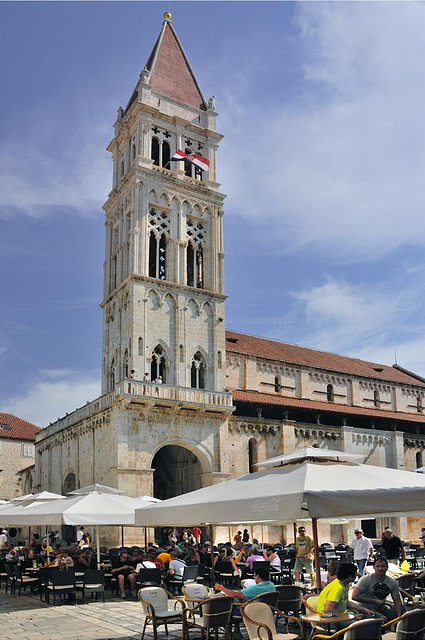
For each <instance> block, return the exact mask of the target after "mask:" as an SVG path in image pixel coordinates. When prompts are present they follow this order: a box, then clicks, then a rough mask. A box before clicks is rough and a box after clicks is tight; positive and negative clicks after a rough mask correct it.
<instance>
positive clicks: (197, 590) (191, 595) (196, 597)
mask: <svg viewBox="0 0 425 640" xmlns="http://www.w3.org/2000/svg"><path fill="white" fill-rule="evenodd" d="M182 591H183V597H184V602H185V605H186V607H188V608H189V609H193V608H194V607H195V606H197V605H196V602H194V601H198V602H201V601H202V600H205V599H206V598H208V597H209V593H208V589H207V588H206V586H205V585H203V584H199V583H197V582H190V583H189V584H187V585H185V586H183V588H182Z"/></svg>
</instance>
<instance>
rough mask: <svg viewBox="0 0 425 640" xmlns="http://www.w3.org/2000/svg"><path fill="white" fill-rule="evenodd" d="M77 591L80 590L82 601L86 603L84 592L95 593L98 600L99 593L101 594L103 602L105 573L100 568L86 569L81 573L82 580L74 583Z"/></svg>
mask: <svg viewBox="0 0 425 640" xmlns="http://www.w3.org/2000/svg"><path fill="white" fill-rule="evenodd" d="M76 589H77V591H81V592H82V596H83V602H84V604H86V594H87V593H91V595H92V597H93V594H94V593H95V594H96V600H98V596H99V593H101V594H102V598H103V602H105V575H104V573H103V571H102V570H101V569H87V571H85V573H84V575H83V581H82V582H77V583H76Z"/></svg>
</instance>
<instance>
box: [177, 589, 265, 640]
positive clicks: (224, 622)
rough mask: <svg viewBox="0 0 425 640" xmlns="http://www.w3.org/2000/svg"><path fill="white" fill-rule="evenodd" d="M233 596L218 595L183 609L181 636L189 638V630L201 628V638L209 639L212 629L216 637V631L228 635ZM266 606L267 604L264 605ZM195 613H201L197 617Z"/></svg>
mask: <svg viewBox="0 0 425 640" xmlns="http://www.w3.org/2000/svg"><path fill="white" fill-rule="evenodd" d="M232 603H233V598H230V597H229V596H218V597H216V598H209V599H208V600H204V601H203V602H200V603H199V605H197V606H196V607H193V608H191V609H190V608H188V607H185V609H184V610H183V638H185V639H187V640H188V639H189V637H190V636H189V632H190V631H191V630H199V629H200V630H201V632H202V636H203V638H205V640H209V638H210V634H211V632H212V631H214V632H215V634H216V637H217V634H218V631H219V630H220V629H221V630H222V631H224V634H225V636H226V637H228V636H229V635H230V633H229V632H230V619H231V616H232ZM264 606H267V605H264ZM196 614H199V615H202V617H201V618H197V617H196Z"/></svg>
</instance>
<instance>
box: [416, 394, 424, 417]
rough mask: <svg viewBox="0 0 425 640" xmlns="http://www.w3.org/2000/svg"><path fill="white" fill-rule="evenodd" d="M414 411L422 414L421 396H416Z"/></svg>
mask: <svg viewBox="0 0 425 640" xmlns="http://www.w3.org/2000/svg"><path fill="white" fill-rule="evenodd" d="M416 410H417V412H418V413H422V411H423V406H422V396H418V397H417V398H416Z"/></svg>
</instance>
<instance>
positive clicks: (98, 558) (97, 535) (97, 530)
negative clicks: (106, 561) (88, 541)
mask: <svg viewBox="0 0 425 640" xmlns="http://www.w3.org/2000/svg"><path fill="white" fill-rule="evenodd" d="M96 550H97V568H98V569H100V540H99V525H96Z"/></svg>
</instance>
